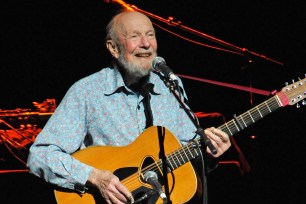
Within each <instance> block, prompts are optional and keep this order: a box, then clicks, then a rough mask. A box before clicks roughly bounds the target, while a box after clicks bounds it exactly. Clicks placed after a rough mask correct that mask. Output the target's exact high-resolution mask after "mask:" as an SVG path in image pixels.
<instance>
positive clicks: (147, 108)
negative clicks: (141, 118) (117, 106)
mask: <svg viewBox="0 0 306 204" xmlns="http://www.w3.org/2000/svg"><path fill="white" fill-rule="evenodd" d="M152 89H153V84H145V85H144V86H143V87H142V89H141V91H140V95H141V96H143V106H144V114H145V116H146V127H145V128H148V127H150V126H153V114H152V109H151V104H150V99H151V95H150V92H151V90H152Z"/></svg>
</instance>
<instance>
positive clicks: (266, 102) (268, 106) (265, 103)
mask: <svg viewBox="0 0 306 204" xmlns="http://www.w3.org/2000/svg"><path fill="white" fill-rule="evenodd" d="M265 104H266V105H267V108H268V109H269V111H270V113H271V112H272V111H271V109H270V107H269V105H268V104H267V102H266V101H265Z"/></svg>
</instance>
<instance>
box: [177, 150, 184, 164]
mask: <svg viewBox="0 0 306 204" xmlns="http://www.w3.org/2000/svg"><path fill="white" fill-rule="evenodd" d="M182 150H184V149H182ZM178 154H179V156H181V158H182V160H180V161H183V164H185V163H186V162H185V160H184V157H183V155H182V151H178Z"/></svg>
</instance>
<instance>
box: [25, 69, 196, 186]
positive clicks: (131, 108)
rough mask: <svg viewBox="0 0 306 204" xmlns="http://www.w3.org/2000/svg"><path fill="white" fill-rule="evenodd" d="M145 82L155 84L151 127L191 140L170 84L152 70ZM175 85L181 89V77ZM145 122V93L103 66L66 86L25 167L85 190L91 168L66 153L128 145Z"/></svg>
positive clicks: (59, 183)
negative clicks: (87, 148)
mask: <svg viewBox="0 0 306 204" xmlns="http://www.w3.org/2000/svg"><path fill="white" fill-rule="evenodd" d="M148 83H151V84H153V85H154V87H153V94H150V95H151V100H150V103H151V108H152V114H153V119H154V120H153V123H154V124H153V125H154V126H163V127H166V128H167V129H168V130H170V132H171V133H173V135H175V136H176V137H177V138H178V139H179V140H183V139H184V140H189V139H192V138H193V137H194V136H195V131H196V127H195V125H194V124H193V122H192V121H191V120H190V118H189V117H188V115H187V114H186V112H185V111H184V110H183V109H182V108H181V106H180V104H179V102H178V101H177V99H176V98H175V97H174V96H173V94H172V93H171V91H170V90H169V88H168V87H166V85H165V84H164V82H163V81H162V80H161V79H160V77H159V76H158V75H157V74H156V73H153V72H151V75H150V78H149V81H148ZM179 84H180V87H182V89H183V85H182V83H181V80H180V79H179ZM183 96H184V98H187V97H186V95H185V92H183ZM145 125H146V118H145V115H144V106H143V97H142V96H141V95H139V94H136V93H134V92H133V91H132V90H131V89H129V88H128V87H127V86H125V84H124V81H123V79H122V76H121V74H120V72H119V71H118V70H117V69H114V68H110V67H108V68H104V69H102V70H101V71H99V72H96V73H94V74H92V75H90V76H87V77H85V78H83V79H81V80H79V81H78V82H76V83H75V84H73V85H72V86H71V87H70V89H69V90H68V92H67V93H66V95H65V96H64V98H63V99H62V101H61V103H60V104H59V105H58V107H57V108H56V110H55V112H54V113H53V114H52V116H51V117H50V118H49V120H48V122H47V123H46V125H45V126H44V128H43V129H42V131H41V132H40V133H39V135H38V136H37V138H36V140H35V142H34V143H33V145H32V146H31V148H30V153H29V157H28V163H27V166H28V168H29V170H30V173H32V174H34V175H36V176H39V177H42V178H43V179H44V180H45V181H47V182H49V183H52V184H55V185H57V186H60V187H64V188H68V189H72V190H77V191H80V192H84V189H85V184H86V181H87V179H88V177H89V175H90V173H91V171H92V168H93V167H91V166H88V165H86V164H84V163H81V162H80V161H78V160H76V159H75V158H73V157H72V156H71V155H70V154H72V153H74V152H75V151H77V150H79V149H82V148H85V147H88V146H93V145H103V146H105V145H106V146H123V145H128V144H130V143H131V142H133V141H134V140H135V139H136V138H137V137H138V135H140V134H141V133H142V132H143V131H144V129H145Z"/></svg>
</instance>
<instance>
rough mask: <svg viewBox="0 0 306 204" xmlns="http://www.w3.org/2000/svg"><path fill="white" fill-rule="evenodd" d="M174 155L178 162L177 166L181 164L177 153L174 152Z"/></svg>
mask: <svg viewBox="0 0 306 204" xmlns="http://www.w3.org/2000/svg"><path fill="white" fill-rule="evenodd" d="M176 152H178V151H176ZM174 156H175V158H176V159H177V161H178V162H179V166H181V165H182V164H181V162H180V159H179V158H178V157H177V153H176V154H174Z"/></svg>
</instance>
